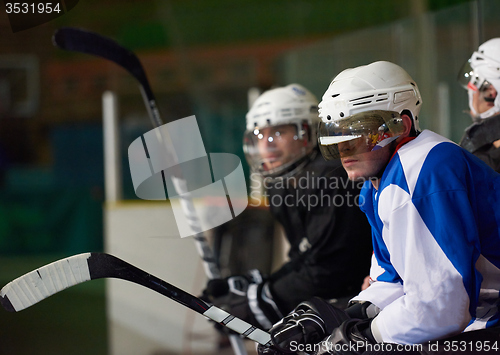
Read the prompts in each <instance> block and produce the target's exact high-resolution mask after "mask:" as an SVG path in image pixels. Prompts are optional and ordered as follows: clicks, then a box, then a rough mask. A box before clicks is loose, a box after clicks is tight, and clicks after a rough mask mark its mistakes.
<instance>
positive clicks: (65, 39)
mask: <svg viewBox="0 0 500 355" xmlns="http://www.w3.org/2000/svg"><path fill="white" fill-rule="evenodd" d="M52 40H53V43H54V45H55V46H57V47H59V48H61V49H64V50H68V51H74V52H79V53H86V54H91V55H95V56H98V57H101V58H104V59H107V60H110V61H112V62H114V63H115V64H118V65H119V66H121V67H122V68H124V69H125V70H126V71H128V72H129V73H130V74H131V75H132V76H134V78H136V79H137V81H138V83H139V88H140V91H141V94H142V97H143V99H144V103H145V105H146V109H147V112H148V115H149V117H150V119H151V121H152V123H153V126H154V127H155V128H158V127H160V126H161V125H163V121H162V119H161V117H160V113H159V111H158V107H157V105H156V98H155V96H154V94H153V91H152V90H151V86H150V85H149V81H148V79H147V76H146V72H145V71H144V68H143V66H142V64H141V62H140V60H139V58H138V57H137V56H136V55H135V53H134V52H132V51H130V50H128V49H126V48H124V47H122V46H121V45H119V44H118V43H116V42H115V41H113V40H111V39H109V38H106V37H104V36H101V35H99V34H97V33H94V32H90V31H87V30H84V29H79V28H73V27H63V28H61V29H59V30H57V31H56V32H55V34H54V36H53V38H52ZM163 139H166V137H163ZM168 153H169V154H171V157H172V159H173V160H174V161H177V157H176V156H175V152H168ZM172 182H173V184H174V186H175V189H176V191H177V193H178V195H179V197H180V198H181V199H182V203H181V206H182V208H183V212H184V215H185V216H186V219H187V221H188V223H189V225H190V227H191V230H192V231H193V232H195V234H194V235H193V238H194V240H195V244H196V248H197V250H198V254H199V255H200V257H201V259H202V261H203V266H204V269H205V273H206V275H207V277H208V278H209V279H215V278H220V277H221V274H220V270H219V268H218V267H217V264H216V262H215V257H214V255H213V252H212V249H211V248H210V246H209V244H208V241H207V239H206V237H205V235H204V234H203V229H202V228H201V222H200V220H199V217H198V215H197V214H196V210H195V208H194V203H193V201H192V199H191V197H190V196H189V194H188V189H187V187H186V181H185V179H184V178H183V177H182V174H181V172H180V171H177V176H176V177H172ZM229 340H230V342H231V346H232V347H233V350H234V352H235V353H236V355H245V354H246V349H245V348H244V344H243V342H242V341H241V339H240V338H238V337H235V336H233V335H230V336H229Z"/></svg>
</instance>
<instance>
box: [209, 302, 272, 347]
mask: <svg viewBox="0 0 500 355" xmlns="http://www.w3.org/2000/svg"><path fill="white" fill-rule="evenodd" d="M203 315H204V316H205V317H208V318H210V319H211V320H213V321H216V322H218V323H222V324H224V325H225V326H226V327H228V328H229V329H232V330H234V331H235V332H237V333H239V334H242V335H244V336H245V337H247V338H248V339H251V340H253V341H256V342H257V343H259V344H262V345H267V344H269V342H270V341H271V336H270V335H269V333H267V332H265V331H263V330H261V329H258V328H255V327H254V326H253V325H251V324H249V323H247V322H245V321H243V320H241V319H239V318H236V317H234V316H233V315H231V314H229V313H227V312H226V311H224V310H222V309H220V308H217V307H215V306H212V307H210V308H209V309H207V310H206V311H205V312H204V313H203Z"/></svg>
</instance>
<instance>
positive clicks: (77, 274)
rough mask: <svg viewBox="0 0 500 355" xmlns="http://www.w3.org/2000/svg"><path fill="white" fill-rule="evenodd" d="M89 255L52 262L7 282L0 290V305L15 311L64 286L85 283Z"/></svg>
mask: <svg viewBox="0 0 500 355" xmlns="http://www.w3.org/2000/svg"><path fill="white" fill-rule="evenodd" d="M90 256H91V253H84V254H79V255H74V256H71V257H69V258H65V259H61V260H58V261H55V262H53V263H51V264H48V265H45V266H43V267H41V268H38V269H36V270H34V271H31V272H29V273H27V274H25V275H23V276H20V277H18V278H17V279H15V280H13V281H11V282H9V283H8V284H7V285H5V286H4V287H3V288H2V289H1V290H0V298H1V304H2V306H3V307H4V308H5V309H6V310H7V311H10V312H13V311H15V312H19V311H21V310H23V309H25V308H28V307H30V306H32V305H34V304H35V303H38V302H40V301H41V300H43V299H45V298H47V297H49V296H52V295H53V294H55V293H57V292H59V291H62V290H64V289H66V288H68V287H71V286H74V285H77V284H79V283H82V282H85V281H89V280H90V279H91V278H90V272H89V267H88V264H87V259H88V258H89V257H90Z"/></svg>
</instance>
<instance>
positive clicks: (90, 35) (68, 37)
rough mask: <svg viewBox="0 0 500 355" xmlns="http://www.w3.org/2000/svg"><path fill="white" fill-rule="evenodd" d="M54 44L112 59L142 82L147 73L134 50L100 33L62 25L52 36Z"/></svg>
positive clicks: (65, 48)
mask: <svg viewBox="0 0 500 355" xmlns="http://www.w3.org/2000/svg"><path fill="white" fill-rule="evenodd" d="M52 42H53V44H54V45H55V46H56V47H58V48H61V49H64V50H67V51H73V52H79V53H86V54H91V55H95V56H98V57H101V58H104V59H107V60H110V61H112V62H114V63H116V64H118V65H120V66H121V67H123V68H124V69H126V70H127V71H129V72H130V73H131V74H132V75H133V76H134V77H135V78H136V79H137V80H138V81H139V82H140V83H141V84H143V83H144V82H145V81H147V79H146V73H145V72H144V69H143V67H142V64H141V62H140V61H139V58H137V56H136V55H135V54H134V52H132V51H130V50H128V49H126V48H124V47H122V46H121V45H119V44H118V43H116V42H115V41H113V40H112V39H110V38H107V37H105V36H102V35H100V34H98V33H95V32H91V31H88V30H85V29H82V28H76V27H62V28H60V29H58V30H57V31H56V32H55V33H54V35H53V36H52Z"/></svg>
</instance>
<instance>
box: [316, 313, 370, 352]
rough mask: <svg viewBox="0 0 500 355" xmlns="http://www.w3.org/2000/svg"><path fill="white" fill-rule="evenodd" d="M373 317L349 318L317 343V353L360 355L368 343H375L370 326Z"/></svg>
mask: <svg viewBox="0 0 500 355" xmlns="http://www.w3.org/2000/svg"><path fill="white" fill-rule="evenodd" d="M372 320H373V319H364V320H359V319H349V320H346V321H344V322H343V323H342V324H341V325H340V327H338V328H336V329H335V330H334V331H333V332H332V334H331V335H330V336H328V337H327V338H325V339H324V340H323V341H321V342H320V343H319V344H317V347H316V348H317V351H316V353H315V355H359V354H362V353H363V352H364V351H365V350H366V345H367V344H375V343H376V341H375V339H374V338H373V335H372V332H371V329H370V326H371V322H372Z"/></svg>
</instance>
